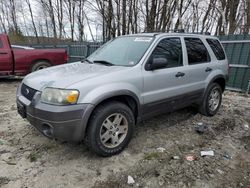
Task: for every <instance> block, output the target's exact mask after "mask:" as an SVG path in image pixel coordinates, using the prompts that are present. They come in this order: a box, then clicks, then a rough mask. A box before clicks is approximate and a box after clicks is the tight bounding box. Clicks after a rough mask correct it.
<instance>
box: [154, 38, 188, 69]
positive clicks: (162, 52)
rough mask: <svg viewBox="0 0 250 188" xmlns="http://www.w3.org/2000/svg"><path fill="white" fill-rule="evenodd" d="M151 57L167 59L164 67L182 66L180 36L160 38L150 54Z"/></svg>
mask: <svg viewBox="0 0 250 188" xmlns="http://www.w3.org/2000/svg"><path fill="white" fill-rule="evenodd" d="M153 58H165V59H167V62H168V66H167V67H166V68H170V67H179V66H182V65H183V61H182V47H181V40H180V38H165V39H162V40H161V41H160V42H159V44H158V45H157V46H156V48H155V49H154V51H153V53H152V55H151V59H153Z"/></svg>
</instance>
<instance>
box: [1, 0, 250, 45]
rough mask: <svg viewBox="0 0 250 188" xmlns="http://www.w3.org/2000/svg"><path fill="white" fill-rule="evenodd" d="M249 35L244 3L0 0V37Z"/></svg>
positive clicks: (249, 11)
mask: <svg viewBox="0 0 250 188" xmlns="http://www.w3.org/2000/svg"><path fill="white" fill-rule="evenodd" d="M176 29H184V30H185V31H187V32H210V33H212V34H214V35H226V34H246V33H249V32H250V1H249V0H0V32H1V33H8V34H11V35H13V36H15V35H16V36H33V37H35V38H36V41H37V43H40V41H39V40H40V38H41V37H50V38H55V39H69V40H71V41H86V40H92V41H107V40H109V39H112V38H114V37H116V36H120V35H125V34H131V33H141V32H169V31H173V30H176Z"/></svg>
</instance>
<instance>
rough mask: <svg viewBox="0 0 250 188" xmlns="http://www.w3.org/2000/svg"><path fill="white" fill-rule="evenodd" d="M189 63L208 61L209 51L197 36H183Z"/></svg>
mask: <svg viewBox="0 0 250 188" xmlns="http://www.w3.org/2000/svg"><path fill="white" fill-rule="evenodd" d="M185 44H186V48H187V54H188V63H189V65H194V64H199V63H207V62H209V61H210V56H209V53H208V51H207V49H206V47H205V45H204V44H203V42H202V41H201V40H200V39H198V38H185Z"/></svg>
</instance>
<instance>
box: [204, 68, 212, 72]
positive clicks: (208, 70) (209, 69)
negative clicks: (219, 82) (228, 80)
mask: <svg viewBox="0 0 250 188" xmlns="http://www.w3.org/2000/svg"><path fill="white" fill-rule="evenodd" d="M212 70H213V69H212V68H210V67H207V68H206V70H205V71H206V72H211V71H212Z"/></svg>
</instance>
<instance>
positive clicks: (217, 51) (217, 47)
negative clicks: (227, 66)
mask: <svg viewBox="0 0 250 188" xmlns="http://www.w3.org/2000/svg"><path fill="white" fill-rule="evenodd" d="M207 43H208V44H209V46H210V47H211V48H212V50H213V52H214V55H215V56H216V58H217V59H218V60H224V59H225V58H226V56H225V53H224V51H223V48H222V46H221V44H220V42H219V41H218V40H216V39H207Z"/></svg>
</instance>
